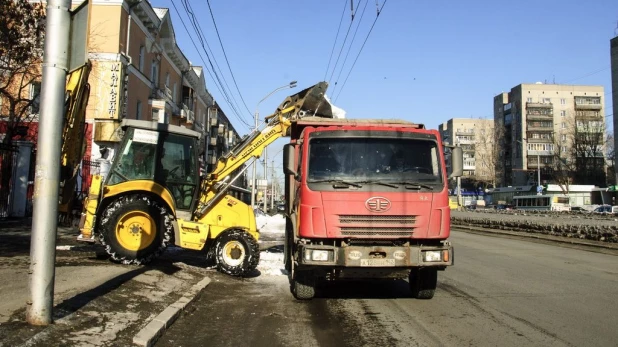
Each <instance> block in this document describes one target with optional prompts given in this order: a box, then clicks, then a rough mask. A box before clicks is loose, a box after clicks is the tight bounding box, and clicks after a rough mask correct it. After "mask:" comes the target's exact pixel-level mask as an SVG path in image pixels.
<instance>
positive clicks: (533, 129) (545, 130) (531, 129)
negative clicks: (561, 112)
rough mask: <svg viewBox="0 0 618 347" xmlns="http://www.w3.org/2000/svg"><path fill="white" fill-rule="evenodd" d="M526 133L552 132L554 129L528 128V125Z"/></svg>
mask: <svg viewBox="0 0 618 347" xmlns="http://www.w3.org/2000/svg"><path fill="white" fill-rule="evenodd" d="M526 130H527V131H536V132H553V131H554V128H553V127H535V126H530V125H528V126H527V127H526Z"/></svg>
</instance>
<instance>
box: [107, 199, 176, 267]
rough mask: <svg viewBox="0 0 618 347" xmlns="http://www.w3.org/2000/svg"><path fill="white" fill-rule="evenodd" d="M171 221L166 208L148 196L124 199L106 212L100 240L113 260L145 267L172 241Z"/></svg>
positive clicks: (113, 203) (113, 204)
mask: <svg viewBox="0 0 618 347" xmlns="http://www.w3.org/2000/svg"><path fill="white" fill-rule="evenodd" d="M172 218H173V216H172V215H171V214H170V212H169V211H168V209H167V208H166V207H164V206H163V205H162V204H161V203H159V202H158V201H156V200H154V199H152V198H150V197H148V196H145V195H129V196H124V197H121V198H119V199H117V200H116V201H114V202H112V203H111V204H110V205H109V206H108V207H107V208H106V209H105V211H103V214H102V215H101V221H100V226H101V233H100V236H99V240H100V241H101V243H102V244H103V246H104V247H105V251H106V252H107V254H109V255H110V257H111V259H112V260H113V261H116V262H119V263H122V264H136V265H139V264H146V263H149V262H151V261H152V260H153V259H154V258H156V257H157V256H159V255H160V254H161V253H162V252H163V251H164V250H165V248H166V247H167V245H168V244H169V243H170V242H171V239H172V233H173V226H172Z"/></svg>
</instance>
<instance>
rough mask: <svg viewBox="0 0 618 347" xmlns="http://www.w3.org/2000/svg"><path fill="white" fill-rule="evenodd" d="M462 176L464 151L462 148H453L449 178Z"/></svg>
mask: <svg viewBox="0 0 618 347" xmlns="http://www.w3.org/2000/svg"><path fill="white" fill-rule="evenodd" d="M461 176H463V149H462V148H461V147H453V148H451V174H450V175H449V176H448V178H449V179H451V178H453V177H461Z"/></svg>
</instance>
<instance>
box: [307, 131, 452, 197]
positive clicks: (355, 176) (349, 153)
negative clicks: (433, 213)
mask: <svg viewBox="0 0 618 347" xmlns="http://www.w3.org/2000/svg"><path fill="white" fill-rule="evenodd" d="M325 179H336V180H345V181H347V182H357V183H361V184H363V183H368V184H371V182H381V183H389V184H394V185H397V184H400V183H401V182H418V184H422V185H436V184H442V171H441V167H440V155H439V153H438V145H437V142H436V141H435V139H417V138H401V137H399V138H353V137H352V138H350V137H346V138H326V137H324V138H314V139H312V140H310V142H309V167H308V175H307V181H308V182H316V181H323V180H325Z"/></svg>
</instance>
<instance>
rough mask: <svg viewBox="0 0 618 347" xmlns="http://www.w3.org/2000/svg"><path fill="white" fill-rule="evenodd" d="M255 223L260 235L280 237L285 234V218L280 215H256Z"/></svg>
mask: <svg viewBox="0 0 618 347" xmlns="http://www.w3.org/2000/svg"><path fill="white" fill-rule="evenodd" d="M255 223H256V224H257V228H258V230H259V231H260V233H261V234H269V235H281V236H283V234H285V217H284V216H283V215H280V214H276V215H274V216H269V215H266V214H263V213H262V214H257V213H256V216H255Z"/></svg>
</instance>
